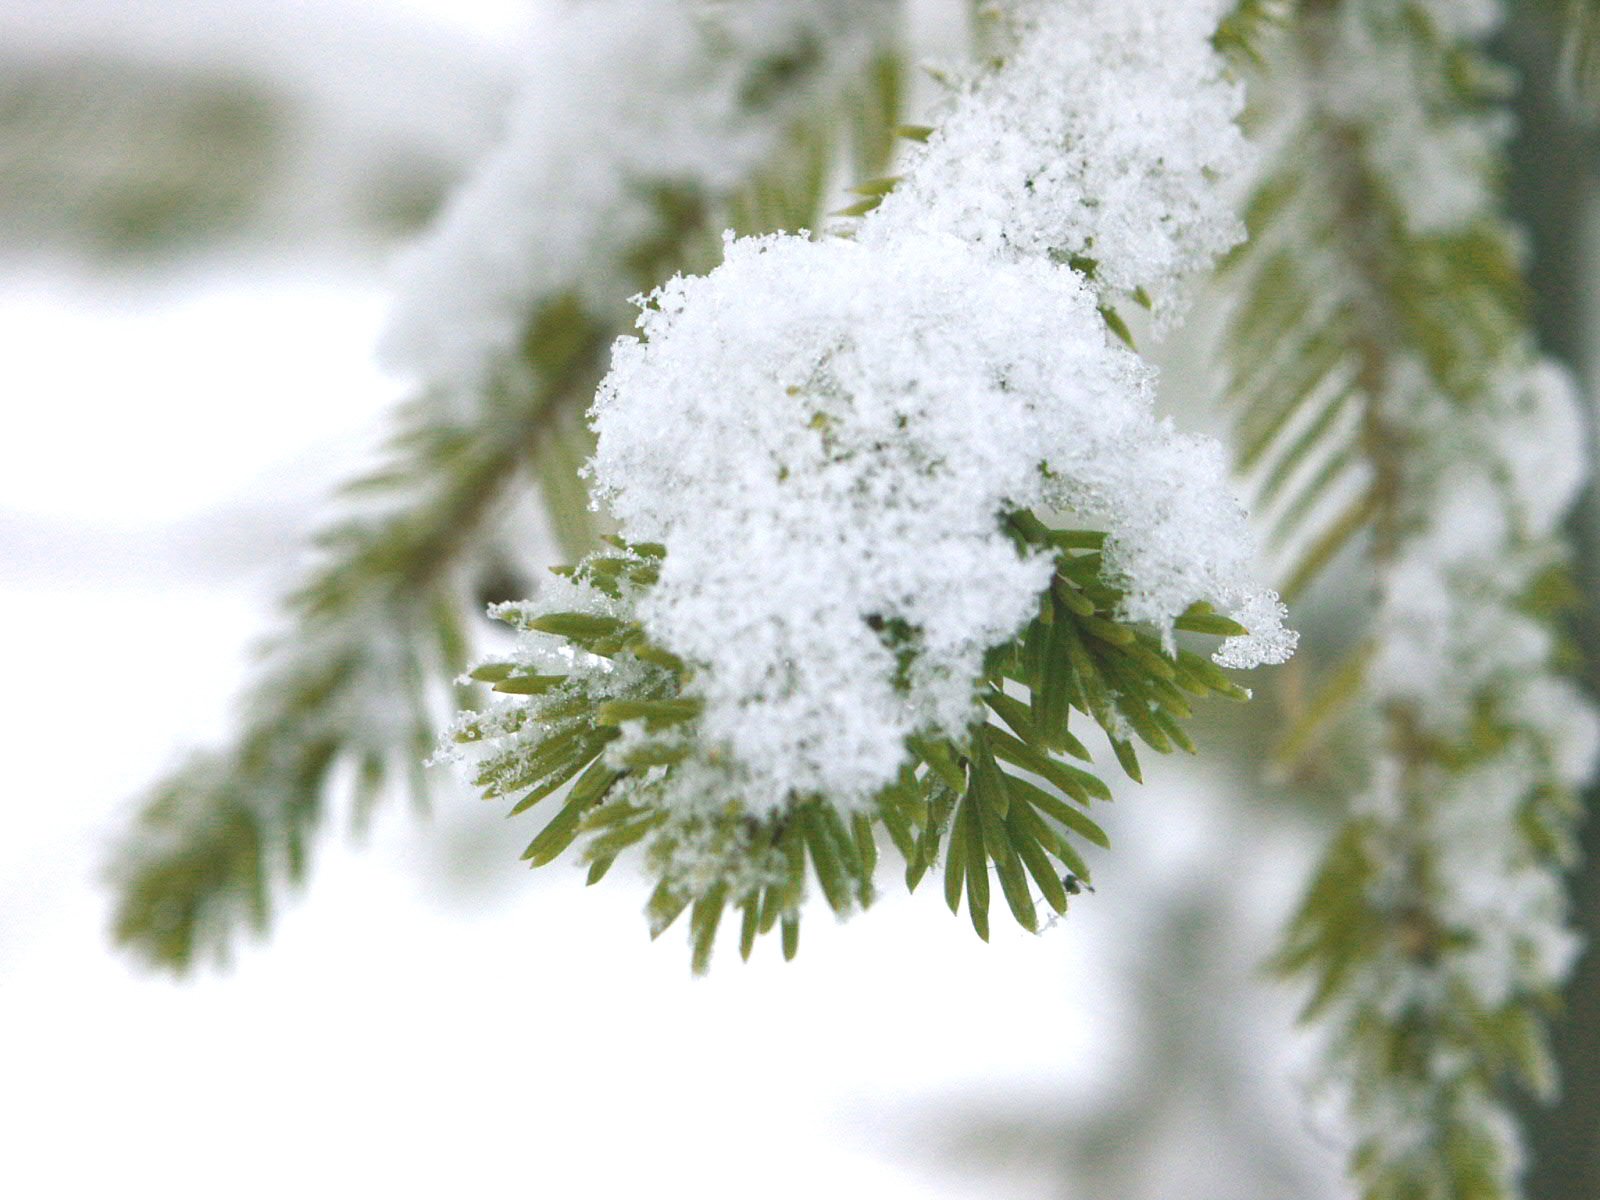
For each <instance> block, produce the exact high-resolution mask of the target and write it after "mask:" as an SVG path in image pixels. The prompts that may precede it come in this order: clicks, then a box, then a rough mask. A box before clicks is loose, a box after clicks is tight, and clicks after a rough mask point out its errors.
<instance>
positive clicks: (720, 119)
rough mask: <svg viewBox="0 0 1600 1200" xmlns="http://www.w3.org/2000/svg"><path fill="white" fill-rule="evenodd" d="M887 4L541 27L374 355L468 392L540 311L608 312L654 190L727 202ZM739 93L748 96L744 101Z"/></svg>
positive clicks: (854, 54) (631, 3)
mask: <svg viewBox="0 0 1600 1200" xmlns="http://www.w3.org/2000/svg"><path fill="white" fill-rule="evenodd" d="M892 15H893V5H892V4H891V3H889V2H888V0H742V2H741V3H738V4H711V3H699V4H697V3H689V2H687V0H588V2H587V3H583V4H574V5H572V6H570V7H569V8H565V9H563V10H559V11H558V12H557V13H554V14H551V16H550V17H548V18H546V19H547V20H548V21H549V28H548V29H547V30H546V31H545V32H544V34H543V36H542V37H541V39H540V41H539V43H538V45H537V47H536V52H535V55H534V57H533V60H532V61H531V62H530V63H529V64H528V69H527V83H526V85H525V87H524V88H523V90H522V92H521V94H520V97H519V99H518V101H517V103H516V105H515V107H514V110H513V112H512V113H511V116H510V121H509V127H508V129H507V131H506V134H505V137H504V140H503V142H502V145H501V147H500V149H499V150H498V151H497V152H495V153H494V154H493V155H491V156H490V157H489V159H488V160H487V161H486V162H485V164H484V165H483V166H482V168H481V169H480V170H479V171H478V173H477V174H476V175H475V176H474V178H473V179H472V180H471V181H469V183H468V185H467V186H466V187H464V188H462V189H461V190H460V191H459V192H458V193H457V194H456V196H455V197H454V199H453V201H452V202H451V204H450V205H449V207H448V209H447V211H446V213H445V214H444V217H443V218H442V220H441V221H440V223H439V225H438V226H437V227H436V228H435V229H434V231H433V232H432V234H431V235H430V236H429V237H427V238H425V239H424V240H423V241H422V242H421V243H419V244H418V246H417V247H416V248H415V249H414V250H413V251H412V252H411V253H410V254H409V255H407V256H406V257H405V258H404V259H403V260H402V261H401V263H400V264H399V267H398V271H397V275H398V279H397V282H398V285H399V287H398V291H399V295H400V304H399V306H398V307H397V309H396V312H395V313H394V316H393V318H392V320H391V325H390V328H389V330H388V332H387V334H386V336H385V339H384V344H383V356H384V358H385V360H386V361H387V362H388V363H389V364H390V365H391V366H392V367H393V368H394V369H395V370H396V371H398V372H401V373H403V374H407V375H414V376H416V377H417V378H419V379H420V380H422V381H423V382H425V383H427V384H429V385H431V386H434V387H437V388H440V389H442V390H444V391H446V392H460V393H463V394H467V395H471V394H475V393H476V392H478V391H480V390H481V389H482V388H483V386H484V384H485V381H486V380H487V379H489V378H490V377H492V376H493V375H494V373H495V371H496V369H497V368H499V367H500V366H502V365H503V363H504V361H505V360H506V359H508V358H509V357H510V356H512V355H513V354H514V353H515V352H516V350H517V348H518V346H519V345H520V342H521V339H522V337H523V336H524V334H525V333H526V331H527V326H528V323H529V321H530V319H531V317H532V316H533V314H534V313H535V312H536V310H537V308H538V306H539V305H540V304H541V303H543V302H545V301H547V300H549V299H551V298H553V297H556V296H560V295H563V294H569V293H570V294H576V295H577V296H578V297H579V298H580V299H582V300H583V301H584V302H585V303H586V304H587V305H588V306H590V308H591V309H592V310H593V311H596V312H600V313H611V312H616V311H618V309H619V308H620V307H621V305H622V304H623V302H624V300H625V298H626V297H627V296H629V295H630V294H632V293H633V292H634V291H635V290H637V289H638V287H639V286H640V281H639V280H637V279H635V278H633V277H632V275H631V272H630V271H629V269H628V266H627V263H626V261H625V259H626V251H627V249H628V248H630V247H633V246H636V245H638V244H639V243H640V242H641V241H643V240H645V239H646V238H648V237H650V236H651V235H653V234H655V233H656V232H657V231H658V229H659V226H660V222H661V215H660V213H659V211H658V207H657V202H656V197H657V196H658V195H659V194H660V193H661V192H662V190H663V189H682V190H684V191H685V192H687V193H689V194H692V195H695V196H700V197H702V198H714V197H718V196H721V195H724V194H726V193H727V192H729V191H731V190H732V189H734V188H735V187H737V186H739V185H740V184H742V183H743V182H744V181H745V180H746V179H747V178H748V177H749V176H750V174H751V172H752V171H753V170H754V169H755V168H756V166H757V165H758V164H760V163H761V162H762V161H764V160H765V159H766V158H768V157H769V156H770V155H771V154H772V153H773V152H774V150H775V149H776V147H777V146H778V144H779V139H780V138H781V136H782V135H783V133H784V131H785V130H786V129H787V128H788V126H789V125H790V123H791V122H793V121H794V120H795V119H796V117H797V116H798V115H799V114H800V113H801V112H802V111H804V110H805V108H806V107H807V106H808V105H811V106H814V105H817V104H819V103H820V102H821V98H822V97H825V96H827V95H828V94H829V93H830V91H832V90H836V89H837V88H839V87H840V86H841V84H842V81H843V80H844V79H845V78H847V77H849V76H851V75H853V74H855V73H857V72H859V70H860V69H861V67H862V65H863V64H864V63H865V62H866V60H867V58H868V56H869V55H870V53H871V52H872V50H873V49H874V47H875V46H876V45H878V44H880V42H881V40H882V38H883V37H884V36H886V30H887V27H888V22H889V20H890V18H891V17H892ZM752 96H756V97H757V99H755V100H752Z"/></svg>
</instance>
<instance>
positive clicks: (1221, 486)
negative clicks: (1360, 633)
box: [593, 0, 1293, 808]
mask: <svg viewBox="0 0 1600 1200" xmlns="http://www.w3.org/2000/svg"><path fill="white" fill-rule="evenodd" d="M1196 7H1198V8H1206V7H1207V6H1205V5H1200V6H1191V5H1172V4H1167V3H1154V2H1152V0H1137V2H1134V3H1126V2H1119V3H1116V4H1112V3H1108V2H1107V0H1075V2H1073V3H1067V4H1061V5H1054V6H1051V7H1050V8H1048V9H1046V8H1043V7H1038V6H1034V5H1026V6H1023V7H1022V12H1023V14H1024V15H1023V17H1022V19H1021V21H1020V23H1019V26H1018V30H1017V32H1018V37H1019V39H1020V41H1019V48H1018V51H1017V53H1016V55H1015V56H1014V57H1013V58H1011V59H1009V60H1008V61H1007V63H1006V64H1005V65H1004V66H1003V67H1001V68H1000V69H999V70H998V71H996V72H995V73H994V74H993V75H991V76H988V77H986V78H985V79H984V80H983V81H980V82H979V83H978V84H976V85H974V86H973V87H972V88H971V89H969V90H968V92H967V93H966V94H965V95H963V96H962V97H961V98H960V100H959V101H958V103H957V105H956V107H955V109H954V111H953V112H952V113H951V114H950V117H949V119H948V122H947V126H946V128H947V129H948V130H951V131H954V132H952V133H946V134H939V135H935V137H934V138H933V139H932V140H931V142H930V144H929V147H928V149H927V152H926V153H925V154H923V155H922V156H921V158H920V159H919V160H917V161H916V162H915V163H913V165H912V166H911V168H910V173H909V178H908V179H907V181H906V182H905V183H904V184H903V185H902V187H903V188H904V189H905V190H904V194H903V195H902V193H901V192H900V191H898V190H897V191H896V192H895V193H894V194H892V195H891V196H890V197H889V199H888V201H887V202H886V203H885V204H884V205H883V206H882V207H881V208H880V209H879V210H878V211H877V212H875V213H873V214H872V215H871V216H870V217H869V218H868V219H867V220H866V221H865V222H864V223H863V225H862V227H861V228H860V230H859V231H858V236H857V237H856V238H855V239H853V240H842V239H827V240H822V241H811V240H808V239H806V238H804V237H798V236H787V235H785V236H777V237H770V238H764V239H748V240H744V241H732V240H730V241H729V242H728V243H727V245H726V257H725V261H724V263H723V265H722V266H721V267H719V268H718V269H717V270H715V271H713V272H712V273H711V274H710V275H708V276H706V277H704V278H692V279H684V278H680V279H676V280H674V281H673V282H671V283H670V284H668V285H667V286H666V287H664V288H662V289H661V290H659V291H658V292H657V293H656V294H655V295H654V296H653V297H651V299H650V301H649V302H648V303H647V305H646V308H645V311H644V314H643V316H642V317H641V319H640V322H639V325H640V329H641V333H642V335H643V336H642V339H641V340H637V341H631V340H626V339H624V340H623V341H621V342H619V343H618V346H617V350H616V353H615V358H614V363H613V368H612V371H611V374H610V375H609V376H608V378H607V380H606V381H605V383H604V384H603V385H602V388H601V392H600V397H599V399H598V401H597V403H596V407H595V410H594V425H595V429H596V431H597V432H598V434H599V451H598V454H597V456H596V458H595V462H594V466H593V472H594V479H595V482H596V484H597V491H598V495H599V498H600V499H602V500H604V501H605V502H607V503H608V504H609V506H610V508H611V510H612V511H613V513H614V514H615V515H616V516H617V518H618V519H619V521H620V522H621V524H622V529H623V533H624V535H625V536H627V537H628V538H630V539H632V540H637V541H653V542H661V543H664V544H665V545H666V547H667V549H668V554H667V557H666V562H665V565H664V566H663V568H662V573H661V577H660V580H659V582H658V583H657V584H656V585H655V586H654V587H653V588H652V589H651V590H650V592H649V593H648V594H647V595H646V596H645V597H644V598H643V600H642V601H641V603H640V610H639V617H640V619H641V620H642V622H643V624H644V627H645V629H646V631H647V632H648V633H649V635H650V637H651V638H652V639H653V640H655V641H656V642H658V643H659V644H661V645H663V646H665V647H666V648H668V649H670V650H671V651H672V652H673V653H675V654H677V655H679V656H681V657H682V658H683V659H684V660H686V661H687V662H688V663H690V664H691V666H692V667H693V668H694V670H695V672H696V674H695V677H694V681H693V683H692V685H691V687H692V690H693V691H694V692H696V693H697V694H698V695H699V696H700V697H701V698H702V699H703V700H704V701H705V702H706V707H705V713H704V718H703V722H704V724H703V728H704V733H705V735H706V736H707V737H708V739H709V740H711V741H712V742H714V743H715V744H717V745H719V746H722V747H724V748H725V749H726V751H727V752H728V754H729V756H730V757H731V758H732V760H733V761H734V762H736V763H737V764H738V765H739V767H740V769H741V770H742V771H743V772H744V773H745V775H746V776H747V778H746V780H745V793H746V795H747V797H748V798H749V800H750V802H751V803H752V805H753V806H755V807H758V808H759V807H776V806H780V805H783V804H785V803H788V802H789V800H790V798H791V797H794V796H797V795H799V796H803V795H809V794H822V795H825V796H827V797H828V798H829V799H830V800H832V801H833V802H835V803H838V804H841V805H844V806H846V807H850V806H862V805H865V804H867V803H868V802H869V801H870V800H871V798H872V797H873V796H874V795H875V794H876V792H877V791H878V790H879V789H880V788H881V787H882V786H883V785H884V784H886V783H887V782H889V781H890V780H891V779H892V778H893V777H894V775H895V773H896V771H897V770H898V768H899V766H900V764H901V762H902V760H903V758H904V754H905V739H906V737H907V735H909V734H912V733H921V732H938V733H943V734H949V735H954V736H959V735H961V734H962V732H963V731H964V730H965V728H966V727H967V726H968V725H969V724H970V723H971V722H972V721H973V720H974V719H975V717H976V715H977V713H976V708H975V685H976V682H977V680H978V678H979V676H980V672H981V667H982V662H983V658H984V655H985V653H986V652H987V651H988V650H990V649H992V648H994V647H996V646H999V645H1002V644H1004V643H1005V642H1006V641H1008V640H1009V639H1010V638H1011V637H1013V636H1014V635H1015V634H1016V633H1017V632H1018V631H1019V630H1020V629H1021V627H1022V626H1023V625H1024V624H1025V623H1026V622H1027V621H1028V619H1029V618H1030V617H1031V616H1032V615H1033V613H1034V611H1035V609H1036V607H1037V604H1038V600H1039V596H1040V593H1041V592H1043V591H1044V589H1045V588H1046V587H1047V586H1048V583H1049V579H1050V576H1051V573H1052V569H1053V566H1052V562H1051V561H1050V560H1049V558H1048V557H1047V556H1044V555H1038V556H1031V557H1030V556H1026V555H1022V554H1019V552H1018V550H1017V549H1016V546H1015V544H1014V543H1013V541H1012V540H1011V539H1010V538H1009V537H1008V536H1007V535H1006V533H1005V532H1004V530H1003V527H1002V520H1003V518H1004V516H1005V514H1006V513H1007V512H1010V511H1014V510H1017V509H1026V508H1054V509H1070V510H1072V511H1073V512H1074V513H1075V514H1076V515H1077V516H1078V517H1080V518H1081V519H1082V520H1083V521H1085V522H1086V523H1088V524H1091V525H1093V526H1095V527H1097V528H1103V529H1105V530H1106V531H1107V533H1108V538H1107V542H1106V549H1105V571H1106V573H1107V575H1108V576H1109V577H1110V578H1111V579H1112V580H1113V581H1114V582H1116V583H1117V584H1118V585H1119V586H1122V587H1124V589H1125V591H1126V599H1125V601H1124V608H1123V612H1122V613H1121V615H1122V616H1123V617H1125V618H1126V619H1129V620H1137V621H1148V622H1151V623H1153V624H1154V625H1156V626H1157V627H1158V628H1160V629H1161V630H1162V631H1163V632H1164V633H1167V634H1170V632H1171V628H1172V622H1173V620H1174V619H1175V618H1176V617H1177V616H1178V615H1179V614H1180V613H1182V612H1183V611H1184V610H1185V609H1186V608H1188V607H1189V606H1190V605H1191V604H1193V603H1195V602H1197V601H1207V602H1210V603H1213V604H1215V605H1216V606H1217V607H1218V608H1221V609H1222V610H1224V611H1227V612H1232V613H1236V614H1239V615H1242V616H1247V617H1248V618H1249V620H1250V621H1251V622H1252V624H1251V626H1250V628H1251V631H1252V636H1250V637H1247V638H1238V639H1234V640H1233V641H1232V642H1230V643H1229V644H1228V645H1227V646H1225V647H1224V650H1223V652H1222V655H1221V657H1220V658H1219V661H1223V662H1225V663H1227V665H1230V666H1253V665H1255V664H1257V663H1260V662H1277V661H1282V659H1284V658H1286V657H1287V656H1288V654H1289V652H1290V651H1291V649H1292V647H1293V635H1292V634H1288V633H1286V632H1285V631H1284V630H1283V629H1282V628H1281V624H1280V622H1281V617H1282V612H1283V610H1282V606H1281V605H1279V604H1278V603H1277V599H1276V597H1275V596H1273V595H1272V594H1270V593H1263V592H1259V591H1257V590H1256V589H1254V588H1253V587H1252V586H1251V585H1250V583H1249V574H1248V572H1249V566H1250V559H1251V553H1252V545H1251V540H1250V538H1249V536H1248V534H1247V532H1246V529H1245V523H1244V514H1243V512H1242V510H1241V509H1240V508H1239V506H1238V504H1237V503H1236V502H1235V501H1234V499H1233V498H1232V496H1231V495H1230V493H1229V491H1228V488H1227V484H1226V468H1225V465H1224V462H1223V457H1222V455H1221V453H1220V452H1219V451H1218V449H1217V448H1216V447H1215V446H1213V445H1212V444H1210V443H1209V442H1206V441H1204V440H1202V439H1197V438H1193V437H1188V436H1185V435H1181V434H1179V433H1178V432H1176V431H1175V430H1174V429H1173V428H1172V427H1171V426H1170V425H1169V424H1167V423H1164V422H1159V421H1157V420H1156V418H1155V417H1154V415H1153V413H1152V397H1153V391H1154V371H1153V369H1152V368H1150V367H1149V366H1147V365H1146V364H1145V363H1144V362H1143V361H1142V360H1141V359H1140V358H1138V356H1136V355H1134V354H1133V353H1132V352H1131V351H1129V350H1127V349H1126V348H1124V347H1123V346H1122V345H1121V344H1120V343H1118V342H1117V341H1116V340H1115V339H1114V338H1113V337H1112V336H1111V335H1110V334H1109V332H1108V330H1107V326H1106V322H1105V320H1104V319H1103V317H1102V315H1101V312H1100V306H1101V305H1102V304H1103V303H1105V302H1106V300H1107V298H1108V297H1107V294H1106V293H1102V292H1099V291H1098V290H1097V289H1098V288H1100V287H1105V288H1110V289H1114V290H1128V291H1131V290H1134V289H1145V290H1146V291H1150V290H1153V291H1155V292H1157V293H1158V294H1161V295H1166V294H1167V293H1169V292H1170V290H1171V285H1172V284H1173V283H1174V282H1175V280H1176V279H1177V277H1178V276H1179V275H1180V274H1182V273H1183V272H1186V271H1189V270H1192V269H1194V268H1195V267H1197V266H1200V265H1202V264H1204V263H1207V262H1209V261H1210V260H1211V259H1212V258H1213V257H1214V256H1215V255H1216V254H1217V253H1219V252H1220V251H1222V250H1223V249H1226V248H1227V247H1228V246H1229V245H1231V244H1232V242H1233V241H1234V240H1235V239H1236V238H1237V236H1238V226H1237V223H1236V222H1235V221H1234V219H1233V218H1232V217H1231V215H1229V214H1228V210H1227V203H1226V200H1225V198H1224V197H1222V196H1221V195H1220V193H1219V189H1218V182H1217V179H1216V176H1217V175H1218V174H1220V173H1222V172H1224V171H1226V170H1230V169H1232V168H1234V167H1236V166H1237V164H1238V162H1239V160H1240V159H1241V158H1242V155H1241V153H1240V147H1241V141H1240V137H1239V134H1238V131H1237V129H1236V128H1235V127H1234V125H1233V118H1234V116H1235V115H1236V113H1237V110H1238V101H1239V96H1238V92H1237V89H1236V88H1235V87H1234V86H1233V85H1231V84H1228V83H1226V82H1224V80H1223V78H1222V68H1221V63H1220V60H1219V59H1218V58H1217V56H1216V55H1215V53H1214V51H1213V50H1212V49H1211V47H1210V45H1209V40H1208V39H1209V36H1210V34H1211V33H1212V32H1213V31H1214V28H1215V22H1214V20H1211V19H1210V18H1209V17H1205V16H1204V15H1203V14H1202V16H1200V17H1196V16H1195V15H1194V13H1193V12H1192V11H1191V10H1192V9H1194V8H1196ZM1158 18H1159V19H1158ZM1130 97H1142V98H1141V99H1138V100H1137V101H1136V102H1133V103H1132V107H1131V108H1130V107H1129V105H1130V99H1129V98H1130ZM979 148H986V149H987V150H993V152H992V153H987V152H986V153H984V154H982V155H981V156H980V155H979V154H978V150H979ZM996 148H998V149H996ZM1079 254H1094V255H1097V256H1099V257H1098V259H1097V265H1096V267H1095V268H1094V273H1093V278H1092V279H1091V278H1090V277H1089V276H1088V275H1086V273H1085V271H1084V270H1082V269H1080V268H1082V267H1083V264H1082V263H1081V262H1079V263H1078V264H1077V265H1076V266H1069V265H1067V264H1068V260H1069V259H1072V258H1073V256H1075V255H1079Z"/></svg>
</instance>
